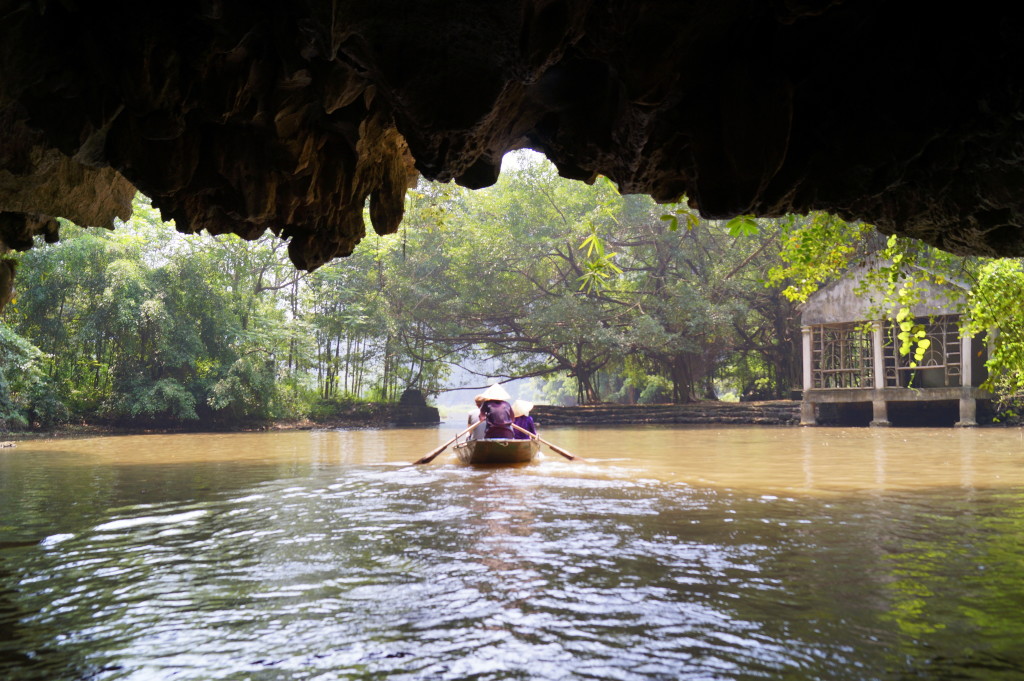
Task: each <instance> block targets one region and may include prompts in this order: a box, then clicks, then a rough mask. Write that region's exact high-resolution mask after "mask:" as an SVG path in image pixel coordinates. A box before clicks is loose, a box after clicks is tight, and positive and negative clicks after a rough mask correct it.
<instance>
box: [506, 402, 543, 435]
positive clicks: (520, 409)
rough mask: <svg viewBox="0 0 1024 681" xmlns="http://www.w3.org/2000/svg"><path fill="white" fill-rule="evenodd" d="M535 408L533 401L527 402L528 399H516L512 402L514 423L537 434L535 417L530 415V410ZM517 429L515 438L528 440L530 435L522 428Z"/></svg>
mask: <svg viewBox="0 0 1024 681" xmlns="http://www.w3.org/2000/svg"><path fill="white" fill-rule="evenodd" d="M531 409H533V402H527V401H526V400H516V401H515V402H513V403H512V416H513V417H514V418H513V420H512V423H514V424H515V425H517V426H519V427H520V428H522V429H523V430H526V431H529V432H531V433H533V434H534V435H536V434H537V426H536V425H534V423H533V417H532V416H530V410H531ZM512 430H513V431H515V438H516V439H517V440H528V439H529V438H530V436H529V435H527V434H526V433H524V432H523V431H522V430H516V429H515V428H513V429H512Z"/></svg>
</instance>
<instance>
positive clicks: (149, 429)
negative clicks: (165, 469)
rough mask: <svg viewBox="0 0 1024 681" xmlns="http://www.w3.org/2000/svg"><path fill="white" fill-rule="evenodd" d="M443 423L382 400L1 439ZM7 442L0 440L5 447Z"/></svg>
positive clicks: (424, 410) (97, 425)
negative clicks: (319, 412) (319, 410)
mask: <svg viewBox="0 0 1024 681" xmlns="http://www.w3.org/2000/svg"><path fill="white" fill-rule="evenodd" d="M437 423H440V417H439V415H438V411H437V408H436V407H429V406H426V405H408V404H398V403H383V402H360V403H352V404H347V405H344V406H342V407H341V408H339V409H338V410H337V411H335V412H334V413H332V414H330V415H325V416H322V417H321V418H315V419H311V418H303V419H275V420H265V421H264V420H259V421H212V422H211V421H187V422H184V423H166V422H165V423H159V422H152V421H150V422H134V423H133V422H125V421H118V422H110V421H98V422H79V423H68V424H64V425H62V426H60V427H59V428H53V429H46V430H23V431H6V432H4V431H0V440H2V441H6V442H18V441H24V440H40V439H51V438H69V437H99V436H103V435H149V434H166V433H250V432H264V431H273V430H317V429H334V428H391V427H397V426H405V425H409V426H423V425H434V424H437ZM3 444H4V442H0V446H3Z"/></svg>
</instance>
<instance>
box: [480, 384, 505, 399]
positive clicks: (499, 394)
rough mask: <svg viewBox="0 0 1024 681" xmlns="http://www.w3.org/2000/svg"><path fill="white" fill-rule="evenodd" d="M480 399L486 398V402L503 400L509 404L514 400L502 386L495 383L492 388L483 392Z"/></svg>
mask: <svg viewBox="0 0 1024 681" xmlns="http://www.w3.org/2000/svg"><path fill="white" fill-rule="evenodd" d="M480 397H482V398H484V399H485V400H502V401H504V402H508V401H509V400H511V399H512V396H511V395H509V394H508V392H507V391H506V390H505V389H504V388H502V387H501V385H499V384H498V383H495V384H494V385H492V386H491V387H490V388H488V389H487V390H485V391H483V392H482V393H481V394H480Z"/></svg>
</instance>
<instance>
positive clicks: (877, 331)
mask: <svg viewBox="0 0 1024 681" xmlns="http://www.w3.org/2000/svg"><path fill="white" fill-rule="evenodd" d="M882 328H883V327H882V322H875V323H873V324H872V325H871V357H872V360H873V362H872V363H873V364H874V366H873V367H872V373H873V374H874V375H875V390H881V389H882V388H884V387H885V355H884V354H883V353H882V347H883V346H884V344H885V338H883V336H882Z"/></svg>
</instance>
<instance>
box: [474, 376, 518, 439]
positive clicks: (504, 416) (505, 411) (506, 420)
mask: <svg viewBox="0 0 1024 681" xmlns="http://www.w3.org/2000/svg"><path fill="white" fill-rule="evenodd" d="M477 399H478V401H479V404H480V420H481V421H483V422H485V423H486V424H487V425H486V427H485V428H484V438H486V439H488V440H494V439H498V438H506V439H510V440H511V439H514V438H515V430H514V429H513V428H512V420H513V419H514V418H515V417H514V416H513V415H512V405H511V404H509V402H510V401H511V400H512V396H511V395H509V394H508V392H507V391H506V390H505V389H504V388H502V387H501V386H500V385H498V384H497V383H495V384H494V385H492V386H491V387H490V388H488V389H487V390H485V391H484V392H482V393H481V394H480V395H478V396H477Z"/></svg>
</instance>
